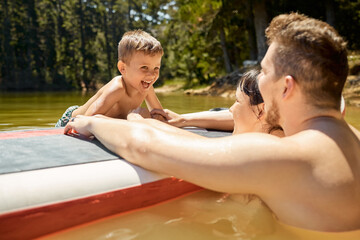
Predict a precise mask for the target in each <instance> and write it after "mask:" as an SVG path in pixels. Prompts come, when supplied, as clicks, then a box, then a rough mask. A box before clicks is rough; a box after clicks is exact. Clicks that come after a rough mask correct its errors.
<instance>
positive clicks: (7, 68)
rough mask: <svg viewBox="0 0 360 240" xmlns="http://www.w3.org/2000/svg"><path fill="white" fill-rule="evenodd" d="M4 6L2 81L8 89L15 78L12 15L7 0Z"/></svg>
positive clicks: (3, 85)
mask: <svg viewBox="0 0 360 240" xmlns="http://www.w3.org/2000/svg"><path fill="white" fill-rule="evenodd" d="M3 8H4V16H3V17H4V25H3V31H4V32H3V34H4V42H3V47H2V49H3V54H4V61H5V62H4V66H2V76H1V78H2V82H1V85H2V86H1V88H5V89H7V88H8V87H9V85H10V83H11V82H13V81H14V79H13V72H12V69H13V65H14V59H13V49H12V47H11V45H10V40H11V22H10V15H9V8H8V2H7V0H4V3H3Z"/></svg>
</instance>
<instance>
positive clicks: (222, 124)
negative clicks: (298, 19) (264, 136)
mask: <svg viewBox="0 0 360 240" xmlns="http://www.w3.org/2000/svg"><path fill="white" fill-rule="evenodd" d="M259 74H260V72H259V70H257V69H252V70H250V71H248V72H246V73H245V74H244V75H243V76H242V77H241V78H240V80H239V83H238V85H237V88H236V101H235V103H234V104H233V105H232V106H231V107H230V109H229V110H223V111H217V112H198V113H189V114H182V115H179V114H177V113H175V112H172V111H170V110H168V109H165V110H164V111H163V110H158V109H156V110H153V111H152V112H151V114H160V115H162V116H163V117H165V118H166V119H167V121H168V123H169V124H171V125H173V126H176V127H189V126H194V127H201V128H210V129H218V130H225V131H231V130H233V134H239V133H245V132H265V133H271V134H274V135H277V136H283V133H282V131H281V128H272V129H269V127H268V125H267V124H266V123H265V112H264V100H263V99H262V97H261V94H260V91H259V87H258V83H257V77H258V75H259Z"/></svg>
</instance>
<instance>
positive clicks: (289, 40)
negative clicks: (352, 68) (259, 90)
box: [266, 13, 349, 109]
mask: <svg viewBox="0 0 360 240" xmlns="http://www.w3.org/2000/svg"><path fill="white" fill-rule="evenodd" d="M266 37H267V41H268V44H269V45H270V44H272V43H276V44H277V47H276V49H275V54H274V56H273V59H272V60H273V62H274V67H275V73H276V75H277V77H282V76H286V75H291V76H292V77H293V78H294V79H295V81H296V82H297V83H298V84H299V86H300V88H301V89H302V91H303V93H304V94H305V95H306V99H307V101H308V102H310V103H311V104H313V105H315V106H317V107H322V108H332V109H339V107H340V105H339V104H340V103H339V99H340V98H341V92H342V89H343V87H344V84H345V81H346V78H347V74H348V69H349V66H348V61H347V50H346V42H345V41H344V39H343V38H342V37H341V36H340V35H339V34H338V33H337V31H336V30H335V29H334V28H333V27H331V26H330V25H329V24H327V23H325V22H323V21H320V20H316V19H313V18H309V17H307V16H305V15H302V14H299V13H290V14H282V15H279V16H277V17H275V18H274V19H273V20H272V21H271V23H270V25H269V27H268V28H267V29H266Z"/></svg>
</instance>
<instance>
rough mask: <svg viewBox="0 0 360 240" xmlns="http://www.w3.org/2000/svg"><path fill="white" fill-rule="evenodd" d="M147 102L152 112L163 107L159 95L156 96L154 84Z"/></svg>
mask: <svg viewBox="0 0 360 240" xmlns="http://www.w3.org/2000/svg"><path fill="white" fill-rule="evenodd" d="M145 102H146V106H147V108H148V109H149V111H150V112H151V110H153V109H163V107H162V106H161V103H160V101H159V99H158V97H157V96H156V93H155V90H154V87H153V86H151V87H150V89H149V92H148V94H147V96H146V98H145Z"/></svg>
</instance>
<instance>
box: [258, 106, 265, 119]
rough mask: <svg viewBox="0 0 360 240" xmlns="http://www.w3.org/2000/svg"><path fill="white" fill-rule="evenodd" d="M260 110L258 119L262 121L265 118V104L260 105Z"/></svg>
mask: <svg viewBox="0 0 360 240" xmlns="http://www.w3.org/2000/svg"><path fill="white" fill-rule="evenodd" d="M258 110H259V113H258V119H260V118H262V117H264V116H265V103H260V104H259V105H258Z"/></svg>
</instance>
